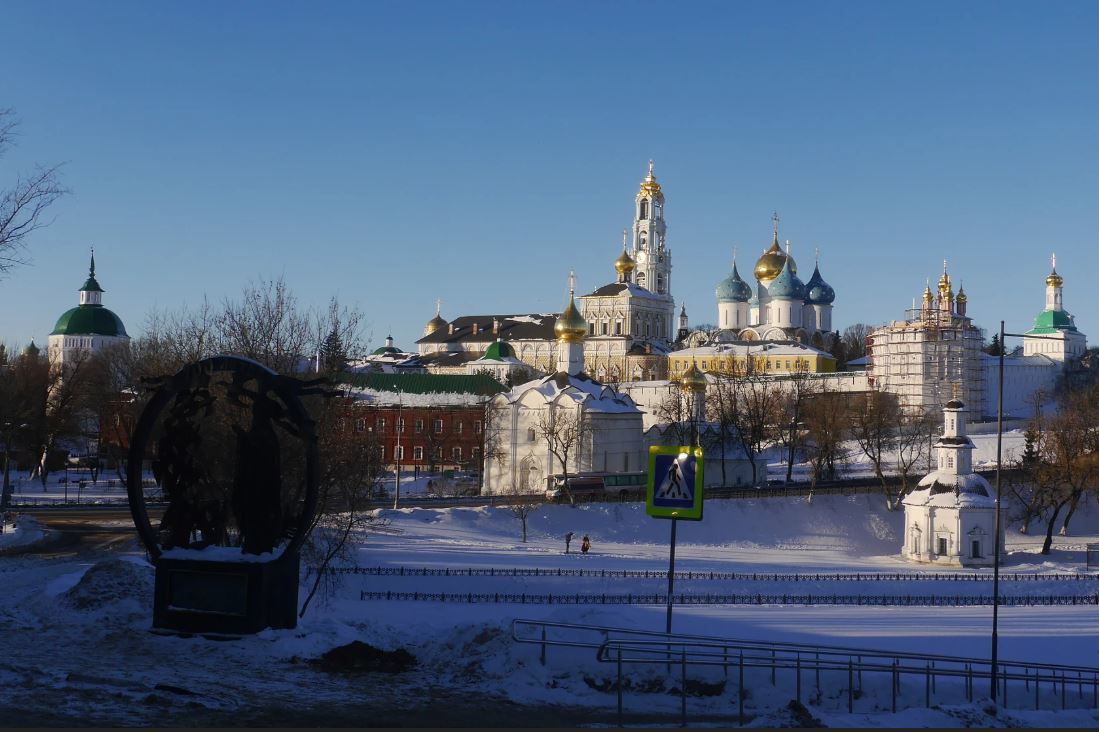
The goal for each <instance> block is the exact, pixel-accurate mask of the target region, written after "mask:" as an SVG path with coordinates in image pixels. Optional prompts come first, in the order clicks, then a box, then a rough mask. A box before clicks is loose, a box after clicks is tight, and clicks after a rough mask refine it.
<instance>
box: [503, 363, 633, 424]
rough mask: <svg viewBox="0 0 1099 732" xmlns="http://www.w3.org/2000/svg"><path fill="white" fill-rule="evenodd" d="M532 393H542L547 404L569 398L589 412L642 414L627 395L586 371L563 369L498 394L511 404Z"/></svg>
mask: <svg viewBox="0 0 1099 732" xmlns="http://www.w3.org/2000/svg"><path fill="white" fill-rule="evenodd" d="M532 392H533V393H537V394H539V395H541V397H542V398H543V399H544V400H545V401H546V403H549V402H560V400H562V399H571V400H572V401H573V402H575V403H576V404H582V405H583V407H584V410H585V411H588V412H600V413H606V414H613V413H617V414H638V415H640V414H641V410H640V409H638V407H637V405H636V404H634V401H633V399H631V398H630V397H629V395H628V394H620V393H618V392H616V391H615V390H614V389H612V388H611V387H609V386H606V385H605V384H600V383H599V382H598V381H595V380H594V379H592V378H591V377H590V376H588V375H587V374H578V375H576V376H570V375H569V374H567V373H565V372H563V371H558V372H557V373H554V374H550V375H549V376H543V377H542V378H540V379H535V380H533V381H528V382H526V383H525V384H520V385H519V386H517V387H515V388H514V389H512V390H511V391H509V392H507V393H506V394H501V395H500V398H502V399H507V401H508V403H509V404H513V403H515V402H517V401H519V400H520V399H523V398H524V397H526V396H527V395H528V394H530V393H532Z"/></svg>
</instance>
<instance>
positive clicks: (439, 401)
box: [341, 373, 505, 406]
mask: <svg viewBox="0 0 1099 732" xmlns="http://www.w3.org/2000/svg"><path fill="white" fill-rule="evenodd" d="M341 381H342V382H343V383H344V384H347V385H348V386H350V387H351V390H350V396H351V397H352V398H353V399H356V400H357V401H361V402H366V403H370V404H379V405H381V404H403V405H404V406H439V405H443V404H454V405H464V404H481V403H482V402H485V401H487V400H488V399H489V397H491V396H492V395H494V394H498V393H500V392H502V391H504V390H505V389H504V386H503V385H502V384H501V383H500V382H498V381H496V379H493V378H492V377H491V376H487V375H485V374H385V373H370V374H344V375H343V377H342V379H341Z"/></svg>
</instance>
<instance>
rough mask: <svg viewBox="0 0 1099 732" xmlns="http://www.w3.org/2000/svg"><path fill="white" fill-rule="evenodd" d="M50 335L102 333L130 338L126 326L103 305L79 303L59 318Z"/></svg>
mask: <svg viewBox="0 0 1099 732" xmlns="http://www.w3.org/2000/svg"><path fill="white" fill-rule="evenodd" d="M50 335H101V336H121V337H123V338H128V337H129V336H128V335H127V334H126V326H124V325H122V321H121V320H120V319H119V317H118V316H117V315H115V314H114V313H112V312H111V311H110V310H108V309H107V308H105V307H103V306H102V305H78V306H77V307H75V308H72V309H71V310H66V311H65V313H64V314H63V315H62V316H61V317H60V318H58V319H57V325H55V326H54V327H53V332H52V333H50Z"/></svg>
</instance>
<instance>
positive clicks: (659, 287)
mask: <svg viewBox="0 0 1099 732" xmlns="http://www.w3.org/2000/svg"><path fill="white" fill-rule="evenodd" d="M656 291H657V292H659V293H660V294H664V275H657V276H656Z"/></svg>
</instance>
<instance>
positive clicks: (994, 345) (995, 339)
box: [985, 333, 1003, 356]
mask: <svg viewBox="0 0 1099 732" xmlns="http://www.w3.org/2000/svg"><path fill="white" fill-rule="evenodd" d="M1002 350H1003V345H1002V344H1001V343H1000V334H999V333H993V334H992V341H991V342H990V343H989V344H988V346H987V347H986V348H985V353H987V354H988V355H989V356H999V355H1000V352H1001V351H1002Z"/></svg>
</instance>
